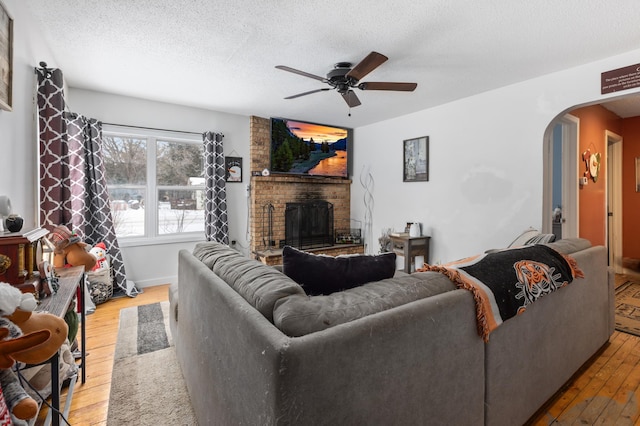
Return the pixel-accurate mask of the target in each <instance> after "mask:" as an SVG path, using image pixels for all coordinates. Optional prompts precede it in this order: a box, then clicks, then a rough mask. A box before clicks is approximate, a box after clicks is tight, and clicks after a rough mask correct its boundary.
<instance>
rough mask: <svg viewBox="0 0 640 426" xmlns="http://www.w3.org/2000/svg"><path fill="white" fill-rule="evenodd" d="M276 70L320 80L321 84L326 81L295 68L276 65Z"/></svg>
mask: <svg viewBox="0 0 640 426" xmlns="http://www.w3.org/2000/svg"><path fill="white" fill-rule="evenodd" d="M276 68H278V69H279V70H282V71H289V72H292V73H294V74H298V75H302V76H304V77H309V78H313V79H315V80H320V81H321V82H323V83H326V82H327V79H326V78H324V77H320V76H319V75H315V74H309V73H308V72H304V71H300V70H297V69H295V68H291V67H288V66H286V65H276Z"/></svg>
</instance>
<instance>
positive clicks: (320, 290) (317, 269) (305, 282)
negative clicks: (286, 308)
mask: <svg viewBox="0 0 640 426" xmlns="http://www.w3.org/2000/svg"><path fill="white" fill-rule="evenodd" d="M395 271H396V254H395V253H383V254H380V255H343V256H336V257H333V256H327V255H322V254H320V255H316V254H312V253H307V252H304V251H300V250H297V249H295V248H293V247H290V246H285V247H284V249H283V250H282V272H284V273H285V274H286V275H287V276H288V277H290V278H291V279H293V280H294V281H295V282H297V283H298V284H300V285H301V286H302V288H303V289H304V291H305V292H306V293H307V294H309V295H320V294H325V295H326V294H331V293H334V292H336V291H340V290H345V289H348V288H353V287H357V286H360V285H362V284H365V283H368V282H372V281H380V280H383V279H385V278H391V277H393V274H394V273H395Z"/></svg>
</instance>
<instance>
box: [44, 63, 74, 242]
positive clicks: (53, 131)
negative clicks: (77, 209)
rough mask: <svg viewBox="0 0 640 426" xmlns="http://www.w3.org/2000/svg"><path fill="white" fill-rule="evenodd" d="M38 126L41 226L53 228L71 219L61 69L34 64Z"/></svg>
mask: <svg viewBox="0 0 640 426" xmlns="http://www.w3.org/2000/svg"><path fill="white" fill-rule="evenodd" d="M36 73H37V74H38V95H37V98H38V116H39V120H38V122H39V127H40V135H39V139H40V226H42V227H43V228H47V229H48V230H50V231H51V230H52V229H53V228H54V227H55V226H56V225H61V224H68V223H70V222H71V196H70V193H69V186H70V185H69V167H68V166H67V164H66V158H68V147H67V136H66V135H67V125H66V122H65V120H64V95H63V93H62V84H63V83H62V72H61V71H60V70H59V69H40V68H36Z"/></svg>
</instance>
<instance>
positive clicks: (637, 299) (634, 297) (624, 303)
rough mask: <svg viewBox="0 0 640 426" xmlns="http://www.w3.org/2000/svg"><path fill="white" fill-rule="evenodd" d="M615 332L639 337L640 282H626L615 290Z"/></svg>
mask: <svg viewBox="0 0 640 426" xmlns="http://www.w3.org/2000/svg"><path fill="white" fill-rule="evenodd" d="M616 330H618V331H622V332H624V333H629V334H633V335H635V336H640V282H637V281H626V282H625V283H623V284H622V285H620V287H618V288H617V289H616Z"/></svg>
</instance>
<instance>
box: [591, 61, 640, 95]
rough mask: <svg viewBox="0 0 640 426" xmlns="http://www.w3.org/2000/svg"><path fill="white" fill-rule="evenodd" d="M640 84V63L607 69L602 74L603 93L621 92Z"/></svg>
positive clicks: (601, 87)
mask: <svg viewBox="0 0 640 426" xmlns="http://www.w3.org/2000/svg"><path fill="white" fill-rule="evenodd" d="M639 86H640V64H635V65H629V66H628V67H624V68H618V69H616V70H611V71H606V72H603V73H602V74H601V82H600V92H601V94H603V95H604V94H605V93H612V92H619V91H621V90H628V89H633V88H634V87H639Z"/></svg>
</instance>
